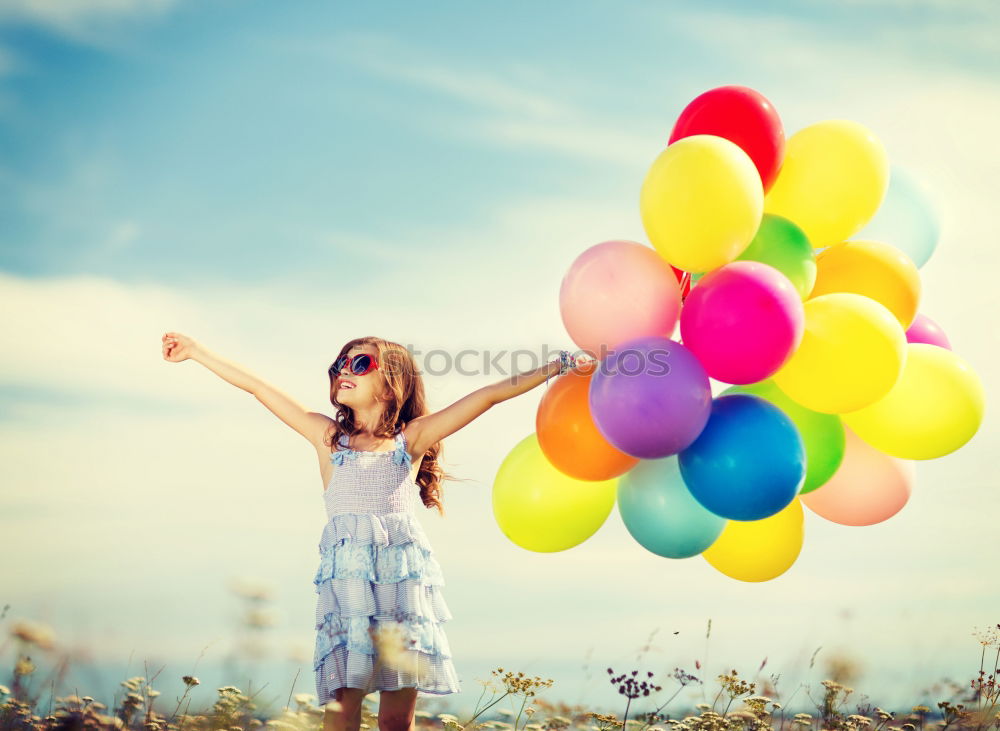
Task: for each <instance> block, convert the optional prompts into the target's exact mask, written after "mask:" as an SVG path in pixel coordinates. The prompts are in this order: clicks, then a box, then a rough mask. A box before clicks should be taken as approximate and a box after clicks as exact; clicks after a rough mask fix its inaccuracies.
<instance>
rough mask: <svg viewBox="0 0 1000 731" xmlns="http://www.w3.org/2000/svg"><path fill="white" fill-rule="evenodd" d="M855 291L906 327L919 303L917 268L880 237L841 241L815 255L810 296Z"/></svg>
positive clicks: (910, 260) (915, 314)
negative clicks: (813, 278)
mask: <svg viewBox="0 0 1000 731" xmlns="http://www.w3.org/2000/svg"><path fill="white" fill-rule="evenodd" d="M831 292H854V293H856V294H863V295H865V296H866V297H871V298H872V299H873V300H875V301H876V302H881V303H882V304H883V305H885V306H886V307H888V308H889V311H890V312H892V314H893V315H895V316H896V319H897V320H899V324H900V325H902V327H903V330H906V328H908V327H909V326H910V325H911V324H912V323H913V318H914V317H916V316H917V307H918V305H919V304H920V272H919V271H918V270H917V265H916V264H914V263H913V260H912V259H910V257H908V256H907V255H906V254H904V253H903V252H902V251H900V250H899V249H897V248H896V247H895V246H890V245H889V244H884V243H882V242H881V241H844V242H842V243H839V244H834V245H833V246H831V247H829V248H827V249H824V250H823V251H821V252H820V253H819V255H818V256H817V257H816V283H815V284H814V285H813V288H812V292H811V293H810V295H809V296H810V297H817V296H819V295H821V294H829V293H831Z"/></svg>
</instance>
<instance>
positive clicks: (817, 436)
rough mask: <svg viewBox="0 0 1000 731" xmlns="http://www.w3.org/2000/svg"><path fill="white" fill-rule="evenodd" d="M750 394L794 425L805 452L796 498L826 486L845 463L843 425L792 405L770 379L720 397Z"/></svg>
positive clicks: (830, 416)
mask: <svg viewBox="0 0 1000 731" xmlns="http://www.w3.org/2000/svg"><path fill="white" fill-rule="evenodd" d="M730 393H749V394H752V395H753V396H759V397H760V398H762V399H764V400H765V401H770V402H771V403H772V404H774V405H775V406H777V407H778V408H779V409H781V410H782V411H784V412H785V415H786V416H788V418H789V419H791V420H792V422H793V423H794V424H795V427H796V428H797V429H798V430H799V436H801V437H802V445H803V446H804V447H805V450H806V478H805V482H804V483H803V484H802V489H800V490H799V494H800V495H802V494H804V493H807V492H811V491H812V490H815V489H816V488H817V487H820V486H821V485H824V484H826V482H827V481H828V480H829V479H830V478H831V477H833V473H834V472H836V471H837V468H838V467H840V463H841V462H842V461H843V460H844V446H845V443H846V437H845V436H844V424H843V422H842V421H841V420H840V417H839V416H838V415H837V414H821V413H819V412H818V411H813V410H812V409H807V408H806V407H805V406H802V405H801V404H799V403H797V402H795V401H792V400H791V399H790V398H788V396H786V395H785V392H784V391H782V390H781V389H780V388H778V385H777V384H776V383H775V382H774V380H773V379H770V378H768V379H766V380H764V381H758V382H757V383H748V384H746V385H739V386H730V387H729V388H727V389H726V390H725V391H723V392H722V394H720V395H721V396H725V395H726V394H730Z"/></svg>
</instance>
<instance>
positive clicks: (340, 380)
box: [333, 343, 382, 409]
mask: <svg viewBox="0 0 1000 731" xmlns="http://www.w3.org/2000/svg"><path fill="white" fill-rule="evenodd" d="M359 353H367V354H368V355H370V356H371V357H372V358H375V359H376V361H377V360H378V350H377V349H376V348H375V346H374V345H370V344H368V343H365V344H364V345H357V346H355V347H353V348H351V349H350V350H349V351H347V353H346V355H347V358H348V362H347V364H346V365H345V366H344V368H343V369H342V370H341V371H340V375H339V376H337V377H336V378H335V379H334V381H333V388H334V395H335V396H336V397H337V401H339V402H340V403H342V404H345V405H347V406H350V407H351V408H353V409H358V408H364V407H367V406H372V405H374V404H375V403H376V401H377V400H378V399H377V398H376V397H377V396H378V395H379V393H381V391H382V381H381V379H382V374H381V373H379V371H378V368H373V369H372V370H370V371H368V372H367V373H365V374H364V375H361V376H356V375H354V373H352V372H351V368H350V359H351V358H353V357H354V356H355V355H358V354H359ZM381 365H382V364H381V363H379V367H381Z"/></svg>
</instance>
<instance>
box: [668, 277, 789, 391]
mask: <svg viewBox="0 0 1000 731" xmlns="http://www.w3.org/2000/svg"><path fill="white" fill-rule="evenodd" d="M804 328H805V310H804V308H803V306H802V298H801V296H800V295H799V293H798V291H797V290H796V289H795V286H794V285H793V284H792V283H791V281H789V279H788V277H786V276H785V275H784V274H782V273H781V272H780V271H778V270H777V269H775V268H774V267H772V266H771V265H770V264H764V263H763V262H759V261H733V262H730V263H729V264H726V265H725V266H721V267H719V268H718V269H713V270H712V271H710V272H708V273H707V274H706V275H705V276H703V277H702V278H701V279H699V280H698V283H697V284H696V285H695V286H694V287H692V288H691V292H690V293H688V296H687V298H686V299H685V300H684V309H683V310H682V311H681V338H682V339H683V341H684V344H685V345H686V346H687V347H688V348H690V349H691V352H693V353H694V354H695V355H696V356H697V357H698V360H700V361H701V363H702V365H703V366H705V370H706V371H707V372H708V375H709V376H710V377H712V378H714V379H715V380H717V381H722V382H723V383H736V384H745V383H756V382H757V381H762V380H764V379H765V378H768V377H770V376H771V375H773V374H774V373H775V371H777V370H778V369H779V368H781V366H782V365H784V363H785V361H786V360H788V358H789V357H790V356H791V354H792V353H794V352H795V349H796V348H798V347H799V343H800V342H802V333H803V331H804Z"/></svg>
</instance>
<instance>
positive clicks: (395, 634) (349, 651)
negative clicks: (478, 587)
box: [313, 430, 461, 706]
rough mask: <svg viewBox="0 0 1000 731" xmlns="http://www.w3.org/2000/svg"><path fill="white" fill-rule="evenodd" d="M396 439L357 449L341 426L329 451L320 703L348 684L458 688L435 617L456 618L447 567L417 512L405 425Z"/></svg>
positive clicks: (320, 581)
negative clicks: (376, 448) (382, 650)
mask: <svg viewBox="0 0 1000 731" xmlns="http://www.w3.org/2000/svg"><path fill="white" fill-rule="evenodd" d="M394 442H395V448H394V449H393V450H392V451H380V452H370V451H363V450H355V449H350V448H349V447H348V446H347V437H346V435H342V436H341V440H340V443H339V446H340V449H337V450H336V451H333V452H331V453H330V460H331V461H332V462H333V463H334V465H336V467H335V468H334V470H333V475H332V476H331V478H330V482H329V484H328V485H327V488H326V490H325V491H324V493H323V500H324V502H325V503H326V513H327V516H328V518H329V521H328V522H327V524H326V525H325V526H324V527H323V533H322V537H321V539H320V542H319V554H320V562H319V568H318V569H317V571H316V577H315V578H314V579H313V583H314V584H315V586H316V595H317V596H316V650H315V653H314V655H313V665H314V668H315V671H316V695H317V697H318V700H319V704H320V705H321V706H322V705H325V704H326V703H329V702H330V701H332V700H334V691H335V690H336V689H337V688H340V687H345V686H346V687H349V688H363V689H365V691H366V694H367V693H371V692H374V691H377V690H397V689H399V688H404V687H415V688H416V689H417V690H418V692H424V693H430V694H434V695H445V694H447V693H457V692H459V691H460V690H461V682H460V681H459V679H458V676H457V674H456V673H455V667H454V665H453V664H452V660H451V649H450V648H449V646H448V639H447V637H446V636H445V633H444V630H443V629H442V627H441V623H443V622H446V621H447V620H449V619H451V618H452V615H451V612H450V611H449V609H448V606H447V604H446V603H445V600H444V596H443V595H442V593H441V587H442V586H444V577H443V576H442V573H441V567H440V565H439V564H438V562H437V559H436V558H435V557H434V551H433V549H432V548H431V545H430V542H429V541H428V539H427V536H426V534H425V533H424V530H423V528H422V527H421V525H420V523H419V522H418V521H417V513H416V511H417V506H420V507H421V508H424V505H423V502H422V501H421V500H420V487H419V486H418V485H417V483H416V482H415V481H414V480H413V479H412V478H411V477H410V468H411V466H412V460H411V458H410V455H409V452H408V451H407V447H406V437H405V436H404V435H403V432H402V431H401V430H400V431H398V432H397V433H396V436H395V439H394ZM424 509H426V508H424ZM378 637H386V638H390V641H389V643H388V645H385V646H387V647H389V648H390V651H389V652H388V653H387V654H386V655H385V656H384V657H382V656H380V655H378V654H377V652H376V647H377V646H379V645H380V642H381V641H380V642H379V645H377V643H376V642H375V641H374V640H376V639H377V638H378ZM392 638H395V639H392ZM392 648H395V651H392Z"/></svg>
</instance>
